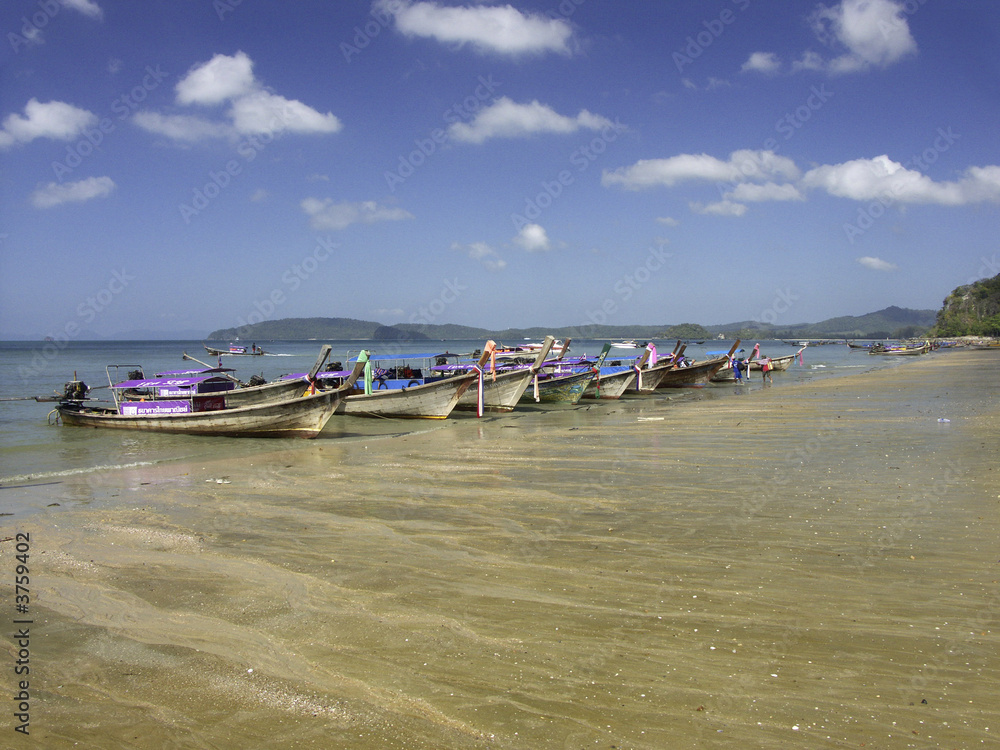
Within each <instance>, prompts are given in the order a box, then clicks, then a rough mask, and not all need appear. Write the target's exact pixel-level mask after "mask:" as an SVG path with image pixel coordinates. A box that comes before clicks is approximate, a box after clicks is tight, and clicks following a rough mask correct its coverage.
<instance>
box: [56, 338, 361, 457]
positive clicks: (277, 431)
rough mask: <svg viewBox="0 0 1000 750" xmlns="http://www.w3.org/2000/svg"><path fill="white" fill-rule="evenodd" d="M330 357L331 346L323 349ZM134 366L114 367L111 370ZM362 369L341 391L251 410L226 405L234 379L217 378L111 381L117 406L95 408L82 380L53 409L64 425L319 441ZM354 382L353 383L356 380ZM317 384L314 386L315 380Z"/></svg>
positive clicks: (311, 392) (307, 392)
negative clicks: (299, 438)
mask: <svg viewBox="0 0 1000 750" xmlns="http://www.w3.org/2000/svg"><path fill="white" fill-rule="evenodd" d="M324 352H325V354H326V353H329V347H324ZM325 354H324V355H321V359H319V360H317V362H316V365H314V368H313V370H311V371H310V373H309V376H310V380H312V378H314V377H315V375H316V372H318V370H319V369H320V367H321V366H322V361H323V360H324V359H325ZM112 367H115V368H116V372H117V371H118V369H119V368H121V367H125V368H130V367H133V366H132V365H119V366H115V365H111V366H109V367H108V373H109V380H111V377H110V372H111V368H112ZM360 372H361V369H360V368H356V370H355V372H354V373H352V375H351V376H350V377H349V378H348V381H349V382H345V384H344V386H343V387H342V388H341V389H338V390H333V391H322V390H317V389H316V388H315V385H312V386H310V387H303V384H298V385H299V388H300V389H301V390H302V391H304V392H303V393H302V394H301V395H299V396H293V397H290V398H284V399H280V400H272V401H267V402H265V403H258V404H252V405H248V406H235V407H230V406H227V405H226V396H225V394H226V393H227V392H229V391H232V390H233V389H234V384H233V382H232V380H231V379H228V378H224V377H220V376H218V375H199V376H195V377H187V378H185V377H178V378H171V377H166V378H137V379H129V380H125V381H121V382H117V383H114V382H112V383H111V385H110V386H109V388H110V389H111V393H112V394H113V396H114V401H115V405H114V407H107V406H95V405H93V404H92V403H90V399H88V398H87V396H86V393H87V390H88V389H87V387H86V384H84V383H83V382H82V381H75V380H74V381H72V382H71V383H68V384H67V388H66V392H67V395H68V396H71V397H67V398H64V399H62V400H61V401H60V402H59V405H58V406H57V407H56V409H55V410H54V411H55V413H57V414H58V417H59V419H61V420H62V422H63V424H64V425H72V426H80V427H104V428H111V429H119V430H133V431H145V432H165V433H178V434H185V435H212V436H226V437H302V438H313V437H316V435H318V434H319V433H320V432H321V431H322V430H323V427H324V426H325V425H326V423H327V421H328V420H329V419H330V417H331V416H333V413H334V410H335V409H336V408H337V405H338V404H339V403H340V401H341V399H342V398H343V395H344V392H345V391H346V390H347V389H349V388H350V386H351V385H353V380H356V379H357V377H358V376H359V375H360ZM352 378H353V380H352ZM312 382H313V383H314V382H315V381H312Z"/></svg>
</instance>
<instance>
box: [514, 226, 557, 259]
mask: <svg viewBox="0 0 1000 750" xmlns="http://www.w3.org/2000/svg"><path fill="white" fill-rule="evenodd" d="M513 241H514V244H515V245H518V246H520V247H522V248H523V249H525V250H527V251H528V252H529V253H543V252H545V251H546V250H551V249H552V243H551V242H550V241H549V237H548V235H547V234H546V233H545V229H544V228H543V227H542V226H541V225H539V224H525V225H524V226H523V227H522V228H521V231H520V232H518V233H517V236H516V237H514V240H513Z"/></svg>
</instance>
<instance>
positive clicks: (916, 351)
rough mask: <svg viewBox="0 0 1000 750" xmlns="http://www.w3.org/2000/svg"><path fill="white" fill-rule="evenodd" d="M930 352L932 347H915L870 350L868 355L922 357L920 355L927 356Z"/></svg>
mask: <svg viewBox="0 0 1000 750" xmlns="http://www.w3.org/2000/svg"><path fill="white" fill-rule="evenodd" d="M929 351H930V347H929V346H914V347H907V348H906V349H885V350H883V351H875V350H874V349H872V350H869V351H868V353H869V354H888V355H892V356H896V357H899V356H903V357H912V356H917V355H920V354H926V353H927V352H929Z"/></svg>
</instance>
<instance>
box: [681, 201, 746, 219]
mask: <svg viewBox="0 0 1000 750" xmlns="http://www.w3.org/2000/svg"><path fill="white" fill-rule="evenodd" d="M688 207H689V208H690V209H691V210H692V211H694V213H696V214H708V215H712V216H742V215H743V214H745V213H746V212H747V207H746V206H744V205H743V204H742V203H734V202H733V201H730V200H723V201H718V202H717V203H707V204H706V203H697V202H691V203H689V204H688Z"/></svg>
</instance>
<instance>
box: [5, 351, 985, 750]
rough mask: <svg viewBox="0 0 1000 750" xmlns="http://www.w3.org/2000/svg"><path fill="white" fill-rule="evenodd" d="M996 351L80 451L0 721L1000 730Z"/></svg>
mask: <svg viewBox="0 0 1000 750" xmlns="http://www.w3.org/2000/svg"><path fill="white" fill-rule="evenodd" d="M997 364H998V360H997V357H996V355H995V353H993V352H942V353H938V354H934V355H930V356H927V357H921V358H919V359H917V358H913V361H907V362H905V363H900V366H898V367H895V368H892V369H889V370H883V371H879V372H874V373H867V374H859V375H854V376H850V377H844V378H836V379H828V380H822V381H815V382H810V383H805V384H798V385H789V384H786V383H782V381H781V374H780V373H779V374H776V375H775V379H774V385H773V386H770V387H764V386H762V385H761V383H760V381H756V380H755V381H754V383H753V385H752V388H750V389H745V388H744V389H743V391H742V395H739V396H737V395H733V393H732V392H730V391H719V390H718V389H715V388H709V389H704V391H703V392H701V393H700V394H699V397H698V398H694V399H681V400H668V399H666V398H663V397H659V396H657V397H655V398H647V399H635V400H632V399H627V400H623V401H620V402H614V403H598V404H590V405H583V406H581V407H577V408H572V409H554V410H528V411H526V412H524V413H520V412H515V413H512V414H509V415H504V416H500V417H495V418H487V419H482V420H476V419H475V418H460V419H454V420H446V421H444V422H440V423H434V424H426V423H421V424H420V426H419V428H415V427H414V425H413V424H410V423H407V425H406V429H407V430H414V429H416V432H409V433H407V434H398V435H396V436H395V437H392V436H389V437H377V436H373V437H372V438H371V439H370V440H369V439H358V438H357V437H356V435H357V433H358V432H360V431H362V430H363V429H365V428H364V427H363V426H362V427H359V426H356V423H353V422H351V423H337V424H338V425H340V426H337V427H335V428H334V430H333V432H334V435H333V436H331V438H330V439H319V440H315V441H309V442H297V443H294V444H292V445H289V444H287V443H285V444H276V447H275V449H274V450H273V451H272V452H270V453H268V454H256V455H249V456H248V457H247V459H246V460H245V461H241V462H233V461H228V462H225V463H204V462H192V463H188V464H184V465H182V466H179V465H177V464H173V465H169V466H157V467H150V468H142V467H140V468H137V469H135V470H133V471H129V472H122V473H118V474H114V473H109V474H107V475H100V476H98V477H96V478H90V479H89V480H87V481H86V482H84V481H83V480H82V479H77V478H73V477H70V478H67V480H66V483H65V485H66V486H65V487H60V489H59V492H60V493H64V494H63V495H62V496H63V497H71V496H73V494H74V492H75V493H76V494H77V495H79V496H83V495H86V494H88V493H89V494H90V495H92V496H94V497H95V498H96V499H95V500H93V501H92V502H91V503H89V504H88V505H85V506H84V505H74V504H72V503H69V504H67V503H65V502H64V503H63V505H62V506H61V507H59V508H52V509H50V510H49V511H47V512H44V513H39V514H35V515H32V516H29V517H26V518H23V519H18V520H15V521H14V522H13V523H14V524H15V525H16V528H13V527H12V524H11V523H9V522H7V521H9V520H10V519H4V520H5V523H4V533H3V536H4V537H7V536H11V535H12V534H13V533H14V532H15V531H17V532H30V534H31V544H32V550H31V563H32V564H31V571H32V589H33V590H32V616H33V619H34V624H33V625H32V626H31V627H32V630H31V633H32V647H31V659H32V661H31V675H30V679H31V688H30V691H31V726H30V730H31V735H30V738H25V737H22V736H20V735H17V734H16V733H15V732H14V731H13V724H12V719H11V718H10V711H9V710H8V711H6V712H5V714H6V716H7V718H6V719H5V721H4V723H3V725H2V730H0V731H2V732H3V736H2V738H0V746H3V747H7V746H10V747H14V746H17V747H29V746H30V747H39V748H46V749H49V748H70V747H87V748H98V749H102V748H107V749H108V750H110V749H111V748H215V749H219V748H270V747H285V748H311V747H316V748H372V749H374V748H380V749H381V748H565V749H567V750H569V749H571V748H572V749H577V748H619V749H621V748H649V749H654V748H655V749H657V750H659V749H661V748H696V747H697V748H704V747H733V748H774V747H802V748H822V747H831V748H841V747H845V748H846V747H851V748H858V747H877V748H973V747H984V748H988V747H996V746H997V745H998V743H1000V740H998V735H1000V710H998V707H997V701H996V695H995V693H996V687H995V686H996V685H997V684H998V682H1000V639H998V635H997V634H998V629H1000V585H998V579H1000V514H998V511H1000V478H998V472H1000V463H998V461H997V457H998V446H1000V408H998V407H1000V400H998V397H1000V383H998V381H997V378H996V368H997ZM726 388H735V387H729V386H727V387H726ZM939 419H948V420H950V421H949V422H939V421H938V420H939ZM372 429H373V430H374V429H375V428H374V427H373V428H372ZM379 429H380V430H381V431H382V432H384V433H389V434H391V433H392V432H393V431H394V430H395V428H394V427H392V425H384V424H383V425H381V426H380V427H379ZM337 430H346V431H348V432H351V433H353V434H355V437H354V438H352V439H350V440H339V439H336V432H337ZM286 446H288V447H287V449H286ZM74 482H77V483H78V485H77V486H74ZM36 491H38V492H44V491H46V488H44V487H41V488H37V489H36ZM0 551H2V553H0V560H2V569H3V570H4V574H3V580H2V583H3V586H2V589H0V591H2V595H3V597H4V602H5V604H4V607H5V611H7V612H12V611H13V608H12V606H9V605H8V604H7V602H11V603H12V602H13V591H12V586H11V585H10V581H11V580H12V576H13V566H14V564H15V563H14V560H13V551H14V550H13V545H12V543H11V542H4V543H3V544H0ZM9 629H10V625H9V622H8V626H7V627H5V628H4V632H5V637H4V638H3V643H4V645H5V646H6V648H7V651H8V656H7V657H6V658H8V659H9V663H10V664H12V663H13V661H14V658H15V657H14V655H13V654H14V653H15V649H14V648H13V645H12V639H11V638H10V637H9V636H8V635H6V633H7V631H8V630H9ZM4 672H5V673H6V675H7V676H6V677H5V678H4V680H5V684H4V690H5V693H8V694H11V693H12V691H13V689H14V687H15V686H14V684H13V680H14V677H13V675H12V671H11V670H9V669H5V670H4ZM9 706H10V701H8V707H9Z"/></svg>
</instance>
